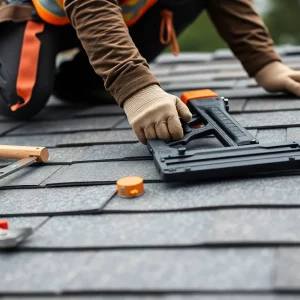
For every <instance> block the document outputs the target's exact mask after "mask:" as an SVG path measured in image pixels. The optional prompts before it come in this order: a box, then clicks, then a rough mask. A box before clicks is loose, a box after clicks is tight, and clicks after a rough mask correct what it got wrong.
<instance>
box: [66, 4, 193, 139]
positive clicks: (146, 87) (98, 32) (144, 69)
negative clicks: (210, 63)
mask: <svg viewBox="0 0 300 300" xmlns="http://www.w3.org/2000/svg"><path fill="white" fill-rule="evenodd" d="M65 11H66V14H67V16H68V18H69V20H70V22H71V24H72V25H73V27H74V28H75V30H76V32H77V35H78V37H79V39H80V41H81V43H82V45H83V47H84V49H85V51H86V53H87V55H88V57H89V61H90V63H91V65H92V67H93V68H94V70H95V72H96V73H97V74H98V75H99V76H101V77H102V78H103V80H104V83H105V88H106V89H107V90H108V91H109V92H110V93H111V94H112V95H113V96H114V98H115V99H116V101H117V102H118V103H119V104H120V105H122V106H123V107H124V109H125V112H126V115H127V117H128V120H129V123H130V125H131V126H132V128H133V130H134V132H135V133H136V135H137V137H138V138H139V140H140V141H141V142H142V143H146V142H147V139H157V138H159V139H164V140H168V139H179V138H182V137H183V130H182V127H181V124H180V121H179V115H180V116H181V117H182V118H183V119H184V120H186V121H189V120H190V118H191V114H190V112H189V110H188V108H187V107H186V106H185V105H184V104H182V103H181V102H180V100H179V99H178V98H177V97H175V96H173V95H170V94H168V93H165V92H164V91H163V90H162V89H161V88H160V86H159V83H158V81H157V80H156V78H155V77H154V76H153V75H152V73H151V72H150V70H149V66H148V64H147V62H146V60H145V59H144V58H143V57H142V56H141V55H140V53H139V51H138V49H137V48H136V46H135V45H134V43H133V41H132V39H131V37H130V35H129V32H128V28H127V26H126V24H125V22H124V20H123V16H122V13H121V8H120V7H119V3H118V1H117V0H65ZM78 72H80V70H78Z"/></svg>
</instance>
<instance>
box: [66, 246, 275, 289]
mask: <svg viewBox="0 0 300 300" xmlns="http://www.w3.org/2000/svg"><path fill="white" fill-rule="evenodd" d="M274 255H275V252H274V250H267V249H251V250H235V249H225V250H184V251H182V250H168V251H165V250H154V251H139V250H135V251H109V252H99V253H97V254H96V255H95V256H94V257H93V258H92V259H91V260H90V261H89V262H88V263H87V264H86V265H85V266H84V268H83V269H82V270H81V274H80V275H78V276H76V277H75V278H74V279H73V280H72V281H71V282H70V284H69V285H68V287H67V290H70V291H80V290H92V291H101V290H103V289H105V290H114V291H117V290H125V291H126V290H127V291H134V290H136V291H157V290H158V291H199V290H202V291H209V290H214V291H230V290H236V289H237V290H239V291H243V290H244V291H254V290H268V289H271V287H272V266H273V261H274ZM258 269H259V272H257V270H258Z"/></svg>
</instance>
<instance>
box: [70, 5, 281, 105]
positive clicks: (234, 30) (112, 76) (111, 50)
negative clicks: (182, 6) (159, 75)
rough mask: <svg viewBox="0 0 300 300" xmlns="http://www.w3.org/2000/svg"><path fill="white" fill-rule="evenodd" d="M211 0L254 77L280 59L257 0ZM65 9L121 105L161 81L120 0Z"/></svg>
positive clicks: (216, 18)
mask: <svg viewBox="0 0 300 300" xmlns="http://www.w3.org/2000/svg"><path fill="white" fill-rule="evenodd" d="M207 3H208V4H207V11H208V13H209V15H210V17H211V19H212V21H213V23H214V24H215V26H216V28H217V30H218V31H219V33H220V35H221V37H222V38H223V39H224V40H225V41H226V42H227V43H228V45H229V47H230V48H231V49H232V51H233V53H234V54H235V55H236V56H237V58H238V59H239V60H240V61H241V63H242V64H243V66H244V68H245V70H246V71H247V72H248V74H249V75H250V76H253V75H255V73H256V72H258V71H259V70H260V69H261V68H262V67H264V66H265V65H266V64H268V63H270V62H272V61H280V57H279V56H278V54H277V53H276V52H275V50H274V48H273V41H272V39H271V37H270V35H269V32H268V30H267V28H266V27H265V25H264V23H263V21H262V19H261V18H260V17H259V16H258V15H257V13H256V12H255V10H254V9H253V6H252V0H209V1H207ZM65 11H66V14H67V16H68V18H69V19H70V22H71V23H72V25H73V26H74V28H75V29H76V31H77V35H78V37H79V39H80V40H81V42H82V45H83V47H84V49H85V50H86V52H87V54H88V57H89V60H90V63H91V65H92V66H93V68H94V70H95V72H96V73H97V74H98V75H100V76H101V77H102V78H103V79H104V83H105V87H106V89H107V90H108V91H110V93H111V94H112V95H113V96H114V98H115V99H116V100H117V102H118V103H119V104H120V105H122V103H123V102H124V101H125V100H126V99H128V98H129V97H130V96H131V95H133V94H134V93H136V92H137V91H139V90H141V89H143V88H145V87H147V86H149V85H151V84H159V83H158V81H157V79H156V78H155V77H154V75H153V74H152V73H151V71H150V70H149V66H148V64H147V62H146V60H145V59H144V58H143V57H142V56H141V55H140V54H139V52H138V50H137V48H136V47H135V45H134V43H133V41H132V39H131V37H130V35H129V32H128V28H127V26H126V25H125V23H124V20H123V16H122V13H121V8H120V6H119V1H118V0H85V1H82V0H66V1H65ZM199 42H200V41H199Z"/></svg>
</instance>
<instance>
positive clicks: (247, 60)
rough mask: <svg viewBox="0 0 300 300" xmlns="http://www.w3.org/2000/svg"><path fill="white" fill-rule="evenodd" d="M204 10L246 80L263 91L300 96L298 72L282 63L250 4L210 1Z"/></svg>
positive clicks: (246, 1)
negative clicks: (235, 58) (236, 61)
mask: <svg viewBox="0 0 300 300" xmlns="http://www.w3.org/2000/svg"><path fill="white" fill-rule="evenodd" d="M207 3H208V4H207V10H208V13H209V15H210V18H211V19H212V21H213V23H214V24H215V26H216V28H217V30H218V32H219V33H220V35H221V37H222V38H223V39H224V40H225V41H226V42H227V43H228V45H229V47H230V48H231V50H232V51H233V53H234V54H235V55H236V57H237V58H238V59H239V60H240V61H241V63H242V64H243V66H244V68H245V70H246V71H247V72H248V74H249V76H251V77H252V76H253V77H255V79H256V81H257V82H258V83H259V84H260V85H261V86H262V87H264V88H265V89H266V90H269V91H272V92H276V91H283V90H287V91H289V92H291V93H293V94H295V95H297V96H300V83H299V82H300V72H296V71H293V70H292V69H290V68H288V67H287V66H285V65H284V64H282V63H281V58H280V56H279V55H278V54H277V53H276V51H275V49H274V43H273V40H272V38H271V36H270V34H269V31H268V29H267V28H266V26H265V24H264V22H263V20H262V18H261V17H260V16H259V15H258V14H257V12H256V11H255V10H254V7H253V3H252V0H209V1H207Z"/></svg>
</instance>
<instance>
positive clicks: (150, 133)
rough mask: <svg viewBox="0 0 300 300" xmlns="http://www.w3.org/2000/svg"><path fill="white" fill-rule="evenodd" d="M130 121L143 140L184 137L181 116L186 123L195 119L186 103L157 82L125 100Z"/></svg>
mask: <svg viewBox="0 0 300 300" xmlns="http://www.w3.org/2000/svg"><path fill="white" fill-rule="evenodd" d="M124 110H125V113H126V115H127V118H128V121H129V124H130V125H131V127H132V129H133V130H134V132H135V134H136V135H137V137H138V139H139V140H140V142H142V143H143V144H146V143H147V140H155V139H161V140H166V141H167V140H177V139H181V138H183V130H182V126H181V123H180V120H179V116H180V117H181V118H182V119H183V120H184V121H186V122H189V121H190V120H191V118H192V114H191V113H190V111H189V109H188V108H187V106H186V105H185V104H184V103H182V101H181V100H180V99H179V98H178V97H176V96H174V95H170V94H168V93H166V92H165V91H163V90H162V89H161V88H160V87H159V86H158V85H151V86H149V87H147V88H145V89H143V90H141V91H140V92H138V93H137V94H135V95H134V96H132V97H131V98H129V99H127V100H126V101H125V103H124Z"/></svg>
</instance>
